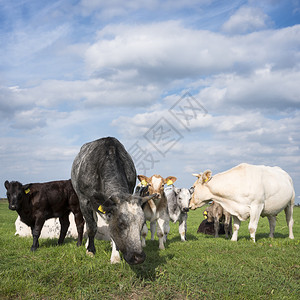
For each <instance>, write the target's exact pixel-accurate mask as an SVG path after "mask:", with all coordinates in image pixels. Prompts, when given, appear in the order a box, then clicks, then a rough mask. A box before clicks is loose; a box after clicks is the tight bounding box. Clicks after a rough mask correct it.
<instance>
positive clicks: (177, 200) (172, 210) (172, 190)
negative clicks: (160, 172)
mask: <svg viewBox="0 0 300 300" xmlns="http://www.w3.org/2000/svg"><path fill="white" fill-rule="evenodd" d="M193 192H194V188H193V187H191V188H190V189H186V188H181V189H179V188H176V187H175V186H174V185H173V184H172V185H167V186H166V187H165V195H166V197H167V202H168V212H169V217H170V219H171V220H172V221H173V222H174V223H176V222H177V221H178V222H179V235H180V238H181V241H183V242H185V241H186V230H187V224H186V222H187V217H188V215H187V213H188V211H189V204H190V200H191V196H192V194H193Z"/></svg>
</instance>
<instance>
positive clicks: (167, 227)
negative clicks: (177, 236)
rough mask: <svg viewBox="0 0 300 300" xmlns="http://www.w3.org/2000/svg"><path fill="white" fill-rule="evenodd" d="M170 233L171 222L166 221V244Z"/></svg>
mask: <svg viewBox="0 0 300 300" xmlns="http://www.w3.org/2000/svg"><path fill="white" fill-rule="evenodd" d="M169 232H170V225H169V221H165V225H164V243H166V242H167V238H168V234H169Z"/></svg>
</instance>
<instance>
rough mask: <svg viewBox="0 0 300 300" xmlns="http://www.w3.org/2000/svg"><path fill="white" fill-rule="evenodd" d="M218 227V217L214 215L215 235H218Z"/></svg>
mask: <svg viewBox="0 0 300 300" xmlns="http://www.w3.org/2000/svg"><path fill="white" fill-rule="evenodd" d="M219 227H220V222H219V217H218V216H217V217H214V229H215V237H216V238H217V237H219Z"/></svg>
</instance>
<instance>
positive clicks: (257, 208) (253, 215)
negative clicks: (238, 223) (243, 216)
mask: <svg viewBox="0 0 300 300" xmlns="http://www.w3.org/2000/svg"><path fill="white" fill-rule="evenodd" d="M262 210H263V205H262V204H260V205H253V206H251V207H250V222H249V226H248V229H249V232H250V238H251V239H252V241H253V242H254V243H255V232H256V229H257V224H258V221H259V217H260V214H261V212H262Z"/></svg>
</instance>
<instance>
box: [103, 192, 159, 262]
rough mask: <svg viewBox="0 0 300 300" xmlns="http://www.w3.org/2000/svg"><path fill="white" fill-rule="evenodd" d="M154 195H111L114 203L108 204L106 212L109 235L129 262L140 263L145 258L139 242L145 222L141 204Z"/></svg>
mask: <svg viewBox="0 0 300 300" xmlns="http://www.w3.org/2000/svg"><path fill="white" fill-rule="evenodd" d="M156 196H157V195H156V194H155V195H150V196H146V197H139V196H134V195H127V196H126V197H125V196H124V198H123V197H122V198H123V199H120V198H119V197H118V196H113V197H111V200H112V201H113V202H114V203H115V204H116V205H112V206H110V208H109V210H108V211H107V213H106V216H107V222H108V225H109V232H110V236H111V238H112V239H113V240H114V242H115V244H116V246H117V249H118V250H120V251H121V252H122V253H123V256H124V259H125V260H126V262H128V263H129V264H140V263H142V262H144V260H145V258H146V255H145V253H144V251H143V248H142V243H141V230H142V227H143V225H144V223H145V216H144V212H143V210H142V204H143V203H145V202H147V201H149V200H150V199H152V198H154V197H156Z"/></svg>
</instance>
